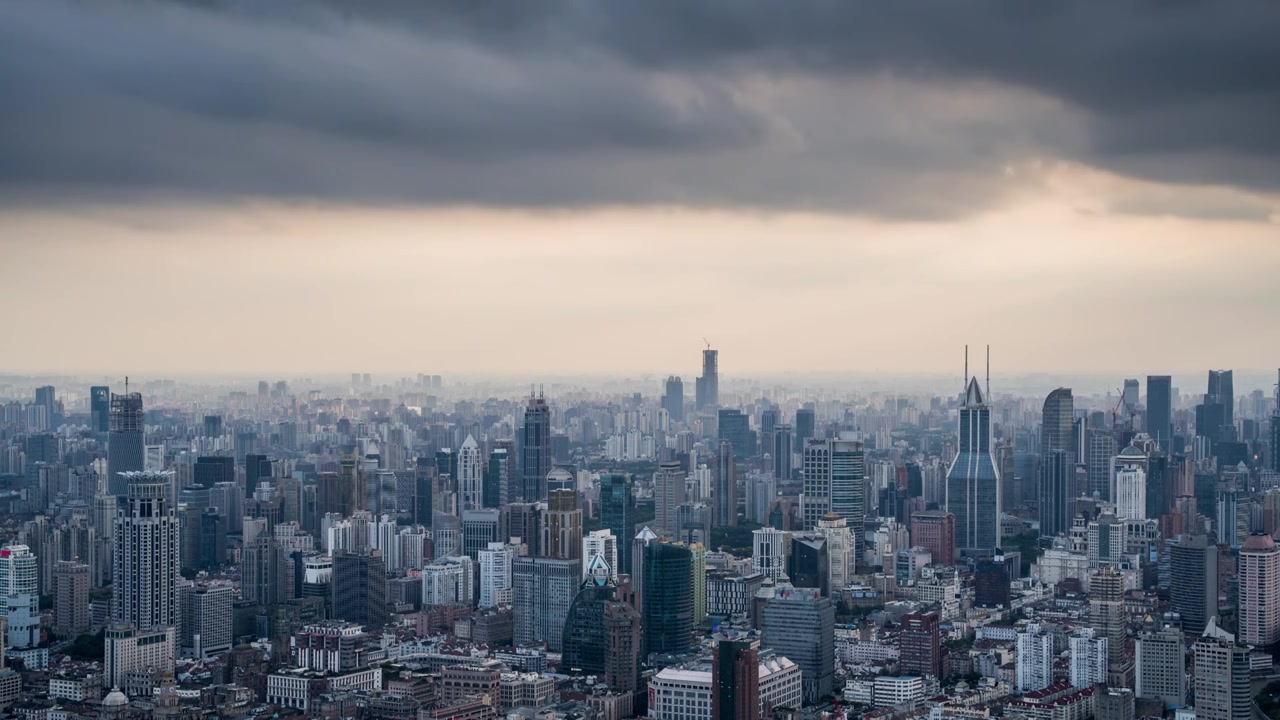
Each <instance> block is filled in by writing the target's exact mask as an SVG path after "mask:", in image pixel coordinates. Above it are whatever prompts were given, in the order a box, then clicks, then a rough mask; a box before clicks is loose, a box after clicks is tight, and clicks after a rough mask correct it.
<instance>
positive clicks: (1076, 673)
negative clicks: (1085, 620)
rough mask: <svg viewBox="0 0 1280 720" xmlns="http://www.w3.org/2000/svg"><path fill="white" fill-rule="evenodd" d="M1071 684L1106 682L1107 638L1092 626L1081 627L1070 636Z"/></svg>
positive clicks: (1081, 686) (1082, 684)
mask: <svg viewBox="0 0 1280 720" xmlns="http://www.w3.org/2000/svg"><path fill="white" fill-rule="evenodd" d="M1069 646H1070V648H1071V684H1072V685H1074V686H1075V687H1078V688H1085V687H1091V686H1093V685H1094V684H1096V683H1104V684H1105V683H1106V682H1107V669H1108V667H1109V664H1108V661H1107V638H1105V637H1099V636H1098V635H1097V633H1095V632H1094V631H1093V629H1092V628H1083V629H1081V630H1080V631H1079V632H1077V633H1076V634H1075V635H1073V636H1072V637H1071V640H1070V643H1069Z"/></svg>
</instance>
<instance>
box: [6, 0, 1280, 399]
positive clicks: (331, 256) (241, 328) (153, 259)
mask: <svg viewBox="0 0 1280 720" xmlns="http://www.w3.org/2000/svg"><path fill="white" fill-rule="evenodd" d="M1277 37H1280V4H1277V3H1275V2H1273V1H1272V0H1240V1H1239V2H1232V3H1213V2H1194V1H1191V0H1160V1H1158V2H1157V1H1155V0H1152V1H1149V2H1118V3H1092V2H1054V1H1052V0H1050V1H1046V2H1034V3H1030V2H1013V1H1006V2H994V1H992V2H973V3H937V2H933V1H927V0H896V1H895V2H893V3H882V2H857V1H853V0H793V1H791V2H785V3H783V2H769V1H765V0H649V1H647V2H595V1H591V0H540V1H539V2H533V3H531V2H524V1H520V0H508V1H498V0H475V1H473V2H467V3H456V2H430V1H427V2H423V1H420V0H414V1H409V0H404V1H403V2H395V1H391V0H385V1H379V0H368V2H361V3H352V2H341V1H339V0H334V1H333V2H324V1H322V0H312V1H311V2H295V1H292V0H277V1H275V2H271V3H261V2H250V1H249V0H244V1H236V0H204V1H199V2H197V1H196V0H191V1H189V2H177V1H171V2H142V1H137V2H121V1H118V0H95V1H94V2H85V1H83V0H81V1H78V2H73V1H70V0H42V1H41V2H22V1H20V0H0V68H3V71H2V72H0V307H3V308H5V309H6V310H7V311H8V312H7V313H6V314H7V316H8V320H7V322H6V333H5V342H4V343H3V348H4V349H3V352H0V370H10V371H104V372H106V371H113V372H114V371H127V370H131V369H132V370H134V371H136V372H144V371H145V372H154V371H170V372H242V371H254V370H273V371H280V372H290V371H296V372H324V371H332V372H342V371H356V370H360V371H378V372H385V371H391V370H403V371H418V370H427V371H432V372H454V373H463V372H465V373H469V374H484V373H501V374H505V375H512V374H521V373H540V372H541V373H553V372H554V373H561V374H563V373H573V372H591V373H595V374H599V373H614V372H617V373H631V372H644V371H652V372H679V373H682V374H685V375H692V374H695V373H696V369H697V362H698V351H699V349H700V348H701V347H702V343H703V340H702V338H703V337H704V336H705V337H707V338H708V339H710V341H711V342H712V344H713V345H715V346H716V347H718V348H720V349H721V358H722V361H721V363H722V369H723V371H724V372H725V373H728V374H731V375H742V374H750V373H779V372H786V371H791V370H795V371H815V372H843V371H851V372H867V371H877V370H885V371H889V370H892V371H895V372H917V371H918V372H937V371H946V370H950V369H951V368H952V366H953V365H954V364H955V358H956V356H957V353H958V348H959V347H960V346H961V345H963V344H964V343H966V342H968V343H970V344H975V345H980V344H985V343H991V344H992V346H993V352H994V356H995V357H996V358H997V359H998V360H999V362H1001V363H1004V365H1003V367H1005V368H1007V369H1008V370H1010V371H1022V372H1030V371H1038V370H1043V371H1050V372H1057V371H1062V372H1066V371H1071V372H1095V371H1102V372H1109V371H1117V372H1120V371H1125V372H1128V373H1139V372H1152V373H1155V372H1162V371H1167V372H1183V371H1190V370H1196V369H1200V368H1207V367H1211V366H1212V367H1240V368H1250V367H1251V368H1267V367H1275V366H1276V365H1277V364H1280V333H1277V332H1276V331H1275V328H1276V326H1277V314H1278V313H1277V311H1278V310H1280V131H1278V130H1277V128H1280V42H1277V40H1276V38H1277Z"/></svg>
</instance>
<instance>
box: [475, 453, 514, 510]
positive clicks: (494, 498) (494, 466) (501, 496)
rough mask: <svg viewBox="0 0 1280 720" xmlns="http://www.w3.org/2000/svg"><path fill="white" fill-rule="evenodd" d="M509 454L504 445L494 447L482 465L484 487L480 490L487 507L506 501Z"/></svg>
mask: <svg viewBox="0 0 1280 720" xmlns="http://www.w3.org/2000/svg"><path fill="white" fill-rule="evenodd" d="M511 456H512V453H511V452H510V450H509V449H508V448H505V447H496V448H494V449H493V451H492V452H490V453H489V462H488V463H487V464H486V465H485V467H484V483H483V484H484V488H483V489H482V490H481V492H480V495H481V499H482V501H483V503H484V506H485V507H487V508H500V507H502V506H503V505H506V504H507V502H508V497H509V495H508V491H509V489H510V487H511Z"/></svg>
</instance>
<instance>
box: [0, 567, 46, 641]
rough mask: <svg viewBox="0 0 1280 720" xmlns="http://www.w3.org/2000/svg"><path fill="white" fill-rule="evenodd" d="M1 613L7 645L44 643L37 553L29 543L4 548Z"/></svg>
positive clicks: (0, 592)
mask: <svg viewBox="0 0 1280 720" xmlns="http://www.w3.org/2000/svg"><path fill="white" fill-rule="evenodd" d="M0 596H2V599H0V613H3V615H4V618H5V623H6V624H5V636H4V640H5V645H4V646H5V647H7V648H29V647H35V646H36V645H39V644H40V592H39V576H38V568H37V566H36V556H35V555H34V554H32V552H31V548H29V547H27V546H26V545H5V546H4V547H3V548H2V549H0Z"/></svg>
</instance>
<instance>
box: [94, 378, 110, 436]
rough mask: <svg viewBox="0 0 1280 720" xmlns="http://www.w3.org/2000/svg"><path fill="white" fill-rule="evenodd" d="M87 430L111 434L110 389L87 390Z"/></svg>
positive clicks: (96, 387) (99, 386)
mask: <svg viewBox="0 0 1280 720" xmlns="http://www.w3.org/2000/svg"><path fill="white" fill-rule="evenodd" d="M89 428H90V429H92V430H93V431H94V432H96V433H106V432H111V388H109V387H107V386H106V385H94V386H93V387H91V388H89Z"/></svg>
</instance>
